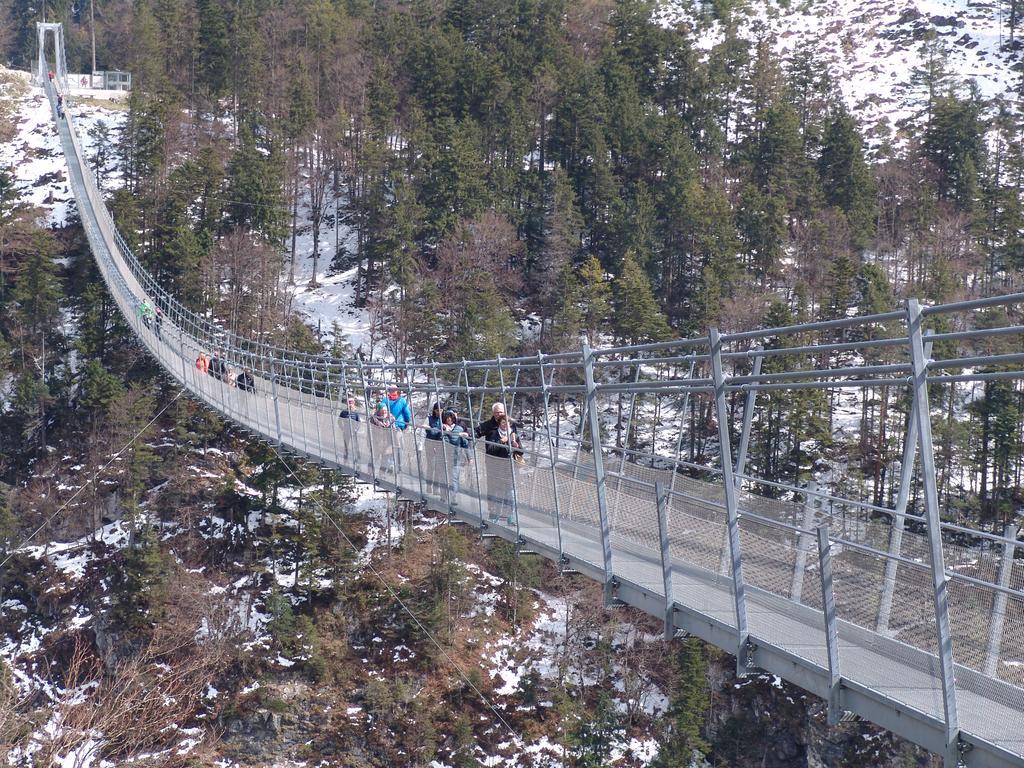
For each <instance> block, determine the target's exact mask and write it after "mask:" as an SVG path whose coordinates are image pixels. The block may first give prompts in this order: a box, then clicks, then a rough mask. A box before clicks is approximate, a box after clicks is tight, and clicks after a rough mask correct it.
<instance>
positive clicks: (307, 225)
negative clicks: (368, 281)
mask: <svg viewBox="0 0 1024 768" xmlns="http://www.w3.org/2000/svg"><path fill="white" fill-rule="evenodd" d="M347 203H348V200H347V198H346V197H345V196H344V195H342V194H340V193H339V195H338V196H337V198H335V196H334V195H333V194H332V192H331V190H328V192H327V195H326V201H325V203H324V210H325V212H326V213H327V214H328V215H326V216H325V217H324V220H323V221H322V222H321V223H320V241H319V251H320V254H319V257H318V258H317V259H316V274H315V277H316V281H315V282H316V284H315V286H312V285H311V282H312V281H313V278H314V269H313V263H314V258H313V255H314V254H313V225H312V217H311V215H310V209H309V197H308V195H302V197H301V199H300V204H299V210H298V221H299V226H298V231H297V233H296V237H295V265H294V278H295V284H294V286H291V287H290V291H291V302H292V309H294V310H295V311H296V312H298V313H299V314H300V315H302V316H303V317H304V318H305V319H306V322H307V323H308V324H309V325H310V326H312V327H313V328H314V329H318V330H319V332H320V335H321V337H322V338H323V339H325V340H333V341H334V342H335V343H336V344H347V345H348V346H349V348H350V349H351V352H352V353H355V352H357V351H361V352H362V353H363V354H364V355H365V356H366V357H368V358H369V357H371V356H373V357H376V355H377V353H380V352H382V349H381V347H380V344H379V343H378V340H377V339H373V338H371V326H372V325H373V323H372V320H373V317H372V316H371V315H372V313H371V311H370V310H369V309H367V308H360V307H356V306H354V304H355V280H356V273H357V269H356V267H355V266H344V267H342V268H336V267H337V266H338V264H339V263H340V264H343V265H345V264H348V262H349V261H350V260H351V257H352V256H353V255H354V254H355V253H356V250H357V234H356V230H355V228H354V227H352V226H351V225H349V224H348V223H347V222H346V221H345V207H346V206H347ZM287 245H288V248H289V251H290V248H291V241H290V240H289V241H288V243H287ZM336 257H337V258H336ZM291 276H292V265H291V256H290V253H289V254H286V258H285V266H284V270H283V273H282V279H284V280H285V281H287V280H288V279H289V278H290V277H291Z"/></svg>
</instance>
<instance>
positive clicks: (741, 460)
mask: <svg viewBox="0 0 1024 768" xmlns="http://www.w3.org/2000/svg"><path fill="white" fill-rule="evenodd" d="M757 351H758V352H760V351H761V348H760V347H758V348H757ZM763 360H764V357H763V355H760V354H759V355H757V356H756V357H754V370H753V372H752V375H753V376H755V377H756V376H760V375H761V363H762V362H763ZM756 404H757V390H756V389H748V390H747V396H746V397H745V398H744V400H743V427H742V428H741V429H740V442H739V446H738V447H737V451H736V465H735V466H736V474H737V475H742V474H743V473H744V472H746V470H747V450H748V449H749V447H750V429H751V427H752V425H753V423H754V406H755V405H756ZM742 488H743V480H742V479H741V478H739V477H737V478H736V490H741V489H742ZM726 535H728V531H727V532H726ZM729 570H730V568H729V561H728V558H727V556H726V547H724V546H723V547H722V558H721V562H720V564H719V573H729Z"/></svg>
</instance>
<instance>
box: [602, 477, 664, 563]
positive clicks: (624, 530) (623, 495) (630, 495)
mask: <svg viewBox="0 0 1024 768" xmlns="http://www.w3.org/2000/svg"><path fill="white" fill-rule="evenodd" d="M616 501H617V505H616V511H615V514H614V516H613V517H612V519H611V521H610V524H611V542H612V549H613V550H615V551H616V553H618V551H619V550H621V551H622V552H623V554H625V553H628V552H631V551H634V550H636V549H643V550H646V557H647V559H648V560H650V559H659V562H660V554H659V553H660V551H661V539H660V537H659V535H658V525H657V518H656V516H655V513H656V509H657V504H656V502H655V498H654V489H653V488H650V487H648V486H646V485H641V484H639V483H636V482H632V481H630V480H628V479H621V482H620V485H619V491H618V494H617V500H616Z"/></svg>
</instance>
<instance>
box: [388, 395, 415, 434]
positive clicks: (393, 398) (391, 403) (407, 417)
mask: <svg viewBox="0 0 1024 768" xmlns="http://www.w3.org/2000/svg"><path fill="white" fill-rule="evenodd" d="M384 405H386V406H387V409H388V410H389V411H390V412H391V416H392V417H393V418H394V420H395V429H401V430H404V429H405V428H406V427H407V426H409V422H411V421H412V410H411V409H410V408H409V402H408V401H407V400H406V399H405V395H403V394H402V393H401V392H399V391H398V387H397V386H396V385H395V384H392V385H391V386H390V387H388V394H387V402H385V403H384Z"/></svg>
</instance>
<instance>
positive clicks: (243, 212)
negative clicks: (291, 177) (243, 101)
mask: <svg viewBox="0 0 1024 768" xmlns="http://www.w3.org/2000/svg"><path fill="white" fill-rule="evenodd" d="M281 170H282V169H281V162H280V152H279V150H278V147H277V145H276V143H275V142H273V141H270V142H269V143H268V142H267V141H262V142H261V141H258V140H257V138H256V135H255V134H254V132H253V127H252V126H250V125H249V124H248V123H246V124H245V125H243V127H242V129H241V131H240V133H239V142H238V149H237V150H235V154H234V156H233V157H232V158H231V161H230V163H229V164H228V170H227V176H228V198H229V200H230V202H229V203H228V206H227V220H228V223H229V224H230V225H231V226H233V227H239V228H242V229H245V230H248V231H251V232H255V233H257V234H259V235H261V236H262V237H263V238H264V239H265V240H266V241H267V242H270V243H273V244H277V245H280V244H281V243H283V242H284V235H285V232H286V228H287V224H286V223H285V216H286V214H285V210H286V209H285V204H284V195H283V183H282V177H281Z"/></svg>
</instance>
